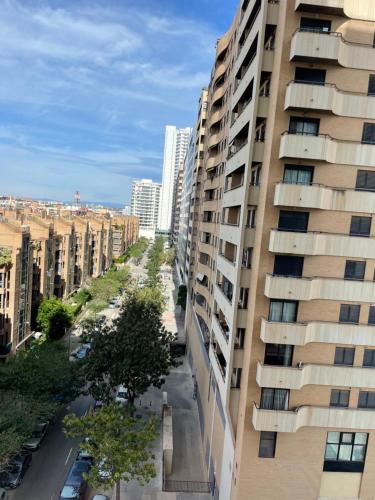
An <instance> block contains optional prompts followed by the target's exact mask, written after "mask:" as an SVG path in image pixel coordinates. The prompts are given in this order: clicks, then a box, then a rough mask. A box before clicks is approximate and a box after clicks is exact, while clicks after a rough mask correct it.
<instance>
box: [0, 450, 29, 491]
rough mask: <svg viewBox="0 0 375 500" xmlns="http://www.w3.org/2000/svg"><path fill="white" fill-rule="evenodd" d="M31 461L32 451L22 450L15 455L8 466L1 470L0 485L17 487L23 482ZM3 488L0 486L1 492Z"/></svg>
mask: <svg viewBox="0 0 375 500" xmlns="http://www.w3.org/2000/svg"><path fill="white" fill-rule="evenodd" d="M30 463H31V453H30V452H20V453H18V454H17V455H15V456H14V457H13V458H12V460H11V461H10V462H9V463H8V464H7V466H6V468H5V469H4V470H3V471H2V472H0V486H1V487H2V488H11V489H14V488H17V486H19V485H20V484H21V482H22V479H23V477H24V475H25V473H26V471H27V469H28V467H29V465H30ZM2 488H0V494H1V489H2ZM5 498H6V497H5ZM1 499H2V497H1V495H0V500H1Z"/></svg>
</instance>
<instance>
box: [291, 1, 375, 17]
mask: <svg viewBox="0 0 375 500" xmlns="http://www.w3.org/2000/svg"><path fill="white" fill-rule="evenodd" d="M295 9H296V10H299V11H302V12H313V13H314V14H316V13H318V12H319V13H322V14H333V15H335V16H346V17H349V18H351V19H364V20H369V21H370V20H371V21H375V18H374V15H373V10H372V2H353V1H352V0H296V4H295Z"/></svg>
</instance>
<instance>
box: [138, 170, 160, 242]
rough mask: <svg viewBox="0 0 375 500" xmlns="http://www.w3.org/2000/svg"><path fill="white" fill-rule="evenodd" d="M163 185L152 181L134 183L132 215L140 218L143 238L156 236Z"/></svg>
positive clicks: (143, 180) (145, 180) (144, 180)
mask: <svg viewBox="0 0 375 500" xmlns="http://www.w3.org/2000/svg"><path fill="white" fill-rule="evenodd" d="M160 189H161V185H160V184H158V183H156V182H152V180H150V179H142V180H138V181H134V182H133V186H132V200H131V214H132V215H136V216H137V217H138V218H139V231H140V235H141V236H146V237H147V236H151V237H153V235H154V234H155V229H156V228H157V225H158V217H159V209H160Z"/></svg>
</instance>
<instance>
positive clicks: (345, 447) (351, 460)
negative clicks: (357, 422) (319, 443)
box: [323, 432, 368, 472]
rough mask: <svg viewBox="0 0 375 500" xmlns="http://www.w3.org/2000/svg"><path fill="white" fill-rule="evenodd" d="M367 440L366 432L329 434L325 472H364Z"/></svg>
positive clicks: (325, 456)
mask: <svg viewBox="0 0 375 500" xmlns="http://www.w3.org/2000/svg"><path fill="white" fill-rule="evenodd" d="M367 439H368V434H367V433H366V432H328V433H327V442H326V451H325V455H324V467H323V470H324V471H338V472H340V471H342V472H362V471H363V467H364V462H365V457H366V448H367Z"/></svg>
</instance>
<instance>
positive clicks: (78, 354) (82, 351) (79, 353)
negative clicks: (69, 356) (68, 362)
mask: <svg viewBox="0 0 375 500" xmlns="http://www.w3.org/2000/svg"><path fill="white" fill-rule="evenodd" d="M87 351H88V349H86V348H85V347H83V346H82V347H80V348H79V349H78V351H77V352H76V353H75V354H74V357H75V358H77V359H83V358H84V357H85V356H86V354H87Z"/></svg>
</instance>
